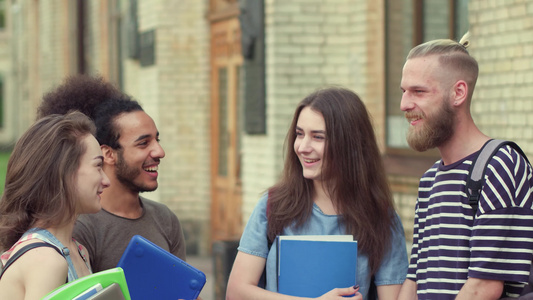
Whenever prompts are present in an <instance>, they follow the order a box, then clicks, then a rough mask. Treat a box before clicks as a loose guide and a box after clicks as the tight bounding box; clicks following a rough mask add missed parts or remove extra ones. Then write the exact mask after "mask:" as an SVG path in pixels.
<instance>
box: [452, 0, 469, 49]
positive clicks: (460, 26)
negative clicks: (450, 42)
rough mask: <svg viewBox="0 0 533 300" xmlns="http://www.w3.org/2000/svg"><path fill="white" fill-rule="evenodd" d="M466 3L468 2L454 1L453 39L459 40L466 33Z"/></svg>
mask: <svg viewBox="0 0 533 300" xmlns="http://www.w3.org/2000/svg"><path fill="white" fill-rule="evenodd" d="M468 2H469V0H455V5H454V6H455V26H454V28H455V32H454V38H455V39H456V40H460V39H461V38H462V37H463V35H464V34H465V33H466V32H467V31H468V28H469V23H468Z"/></svg>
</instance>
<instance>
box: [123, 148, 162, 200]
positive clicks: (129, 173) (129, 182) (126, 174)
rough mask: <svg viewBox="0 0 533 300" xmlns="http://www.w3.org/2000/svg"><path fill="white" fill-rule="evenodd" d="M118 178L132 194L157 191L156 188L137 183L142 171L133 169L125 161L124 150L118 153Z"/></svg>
mask: <svg viewBox="0 0 533 300" xmlns="http://www.w3.org/2000/svg"><path fill="white" fill-rule="evenodd" d="M115 171H116V177H117V179H118V181H119V182H120V183H122V184H123V185H124V186H125V187H126V188H128V189H129V190H130V191H132V192H136V193H140V192H152V191H155V190H156V189H157V185H156V187H155V188H154V187H146V186H143V185H139V184H136V183H135V179H136V178H137V177H138V176H139V175H140V174H141V170H139V169H138V168H135V167H132V166H130V165H128V163H126V160H125V159H124V154H123V150H118V151H117V165H116V169H115Z"/></svg>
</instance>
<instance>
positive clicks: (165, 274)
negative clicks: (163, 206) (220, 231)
mask: <svg viewBox="0 0 533 300" xmlns="http://www.w3.org/2000/svg"><path fill="white" fill-rule="evenodd" d="M205 282H206V276H205V274H204V273H203V272H201V271H200V270H198V269H196V268H194V267H193V266H191V265H189V264H187V263H186V262H185V261H183V260H181V259H180V258H178V257H177V256H175V255H173V254H171V253H169V252H168V251H166V250H164V249H163V248H161V247H159V246H157V245H155V244H154V243H152V242H150V241H149V240H147V239H145V238H144V237H142V236H140V235H136V236H134V237H133V238H132V239H131V240H130V242H129V244H128V246H127V248H126V250H125V251H124V253H123V254H122V257H121V259H120V261H119V263H118V265H117V267H116V268H114V269H110V270H106V271H102V272H98V273H94V274H91V275H89V276H85V277H82V278H80V279H77V280H75V281H72V282H69V283H67V284H64V285H62V286H60V287H59V288H57V289H56V290H54V291H52V292H51V293H49V294H48V295H47V296H45V297H44V298H43V299H41V300H65V299H72V300H89V299H90V300H107V299H112V300H146V299H158V300H166V299H169V300H170V299H172V300H176V299H187V300H190V299H197V298H198V296H199V295H200V291H201V290H202V288H203V287H204V285H205Z"/></svg>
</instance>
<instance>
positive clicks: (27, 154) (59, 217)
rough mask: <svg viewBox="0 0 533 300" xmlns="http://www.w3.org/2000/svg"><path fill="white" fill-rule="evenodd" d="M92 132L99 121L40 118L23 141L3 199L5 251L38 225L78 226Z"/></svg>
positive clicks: (0, 215)
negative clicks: (81, 172)
mask: <svg viewBox="0 0 533 300" xmlns="http://www.w3.org/2000/svg"><path fill="white" fill-rule="evenodd" d="M89 134H93V135H94V134H95V127H94V124H93V122H92V121H91V120H90V119H89V118H88V117H87V116H85V115H84V114H82V113H80V112H73V113H69V114H67V115H50V116H47V117H45V118H42V119H40V120H38V121H37V122H35V124H33V125H32V126H31V127H30V128H29V129H28V130H27V131H26V132H25V133H24V134H23V135H22V137H21V138H20V139H19V140H18V141H17V143H16V145H15V148H14V149H13V152H12V154H11V157H10V158H9V162H8V165H7V174H6V182H5V189H4V194H3V195H2V198H1V199H0V250H2V249H3V250H7V249H9V247H11V246H12V245H13V244H14V243H15V242H16V241H17V240H18V239H19V238H20V237H21V236H22V234H23V233H24V232H26V231H27V230H28V229H30V228H32V227H34V226H35V225H36V223H37V222H39V226H41V227H51V226H59V225H63V224H65V223H67V222H74V220H75V219H76V217H77V212H76V203H77V201H78V199H77V197H76V193H77V188H76V185H75V182H76V181H75V180H76V172H77V170H78V167H79V165H80V157H81V156H82V155H83V154H84V153H85V151H86V149H85V148H86V147H85V145H84V144H83V142H82V140H83V138H84V137H85V136H87V135H89Z"/></svg>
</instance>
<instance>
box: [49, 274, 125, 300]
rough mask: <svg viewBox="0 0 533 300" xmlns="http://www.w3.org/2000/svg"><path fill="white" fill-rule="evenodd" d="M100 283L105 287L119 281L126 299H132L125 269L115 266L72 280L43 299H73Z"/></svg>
mask: <svg viewBox="0 0 533 300" xmlns="http://www.w3.org/2000/svg"><path fill="white" fill-rule="evenodd" d="M98 283H100V284H101V285H102V288H103V289H105V288H106V287H108V286H110V285H112V284H113V283H117V284H118V285H119V286H120V289H121V291H122V294H123V295H124V299H125V300H131V297H130V292H129V290H128V285H127V283H126V277H125V276H124V271H123V270H122V268H113V269H109V270H105V271H101V272H98V273H94V274H91V275H89V276H85V277H82V278H80V279H77V280H74V281H71V282H69V283H66V284H64V285H62V286H60V287H58V288H57V289H55V290H53V291H52V292H50V293H49V294H48V295H46V296H45V297H44V298H42V299H41V300H65V299H73V298H75V297H76V296H78V295H80V294H82V293H84V292H85V291H87V290H88V289H90V288H91V287H94V286H95V285H97V284H98Z"/></svg>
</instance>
